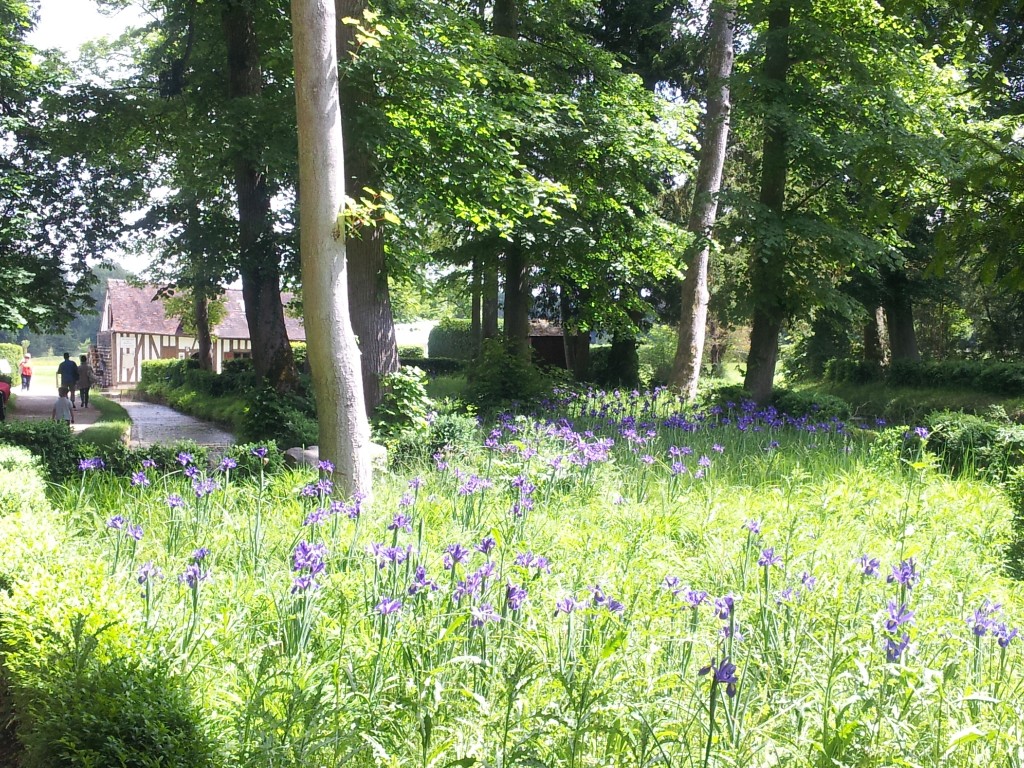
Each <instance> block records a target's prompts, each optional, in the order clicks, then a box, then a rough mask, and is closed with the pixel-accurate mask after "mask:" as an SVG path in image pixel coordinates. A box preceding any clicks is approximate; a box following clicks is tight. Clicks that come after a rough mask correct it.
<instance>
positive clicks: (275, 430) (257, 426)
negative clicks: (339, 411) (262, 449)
mask: <svg viewBox="0 0 1024 768" xmlns="http://www.w3.org/2000/svg"><path fill="white" fill-rule="evenodd" d="M319 435H320V428H319V425H318V424H317V422H316V417H315V415H314V413H313V412H312V407H311V403H310V402H309V401H308V400H306V399H304V398H302V397H300V396H298V395H295V394H287V395H282V394H279V393H278V392H276V391H275V390H274V389H273V388H272V387H269V386H268V387H261V388H259V389H256V390H253V391H252V392H250V394H249V395H248V396H247V402H246V406H245V409H244V412H243V416H242V419H241V422H240V424H239V425H238V437H239V438H241V439H242V440H245V441H246V442H253V443H259V442H263V441H265V440H275V441H276V442H277V443H278V444H279V445H287V446H288V447H290V448H291V447H297V446H306V445H316V443H317V440H318V438H319Z"/></svg>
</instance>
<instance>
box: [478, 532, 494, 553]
mask: <svg viewBox="0 0 1024 768" xmlns="http://www.w3.org/2000/svg"><path fill="white" fill-rule="evenodd" d="M497 545H498V542H496V541H495V540H494V537H493V536H485V537H484V538H483V539H481V540H480V543H479V544H476V545H474V547H473V549H475V550H476V551H477V552H483V553H484V554H485V555H486V554H488V553H490V551H491V550H492V549H494V548H495V547H496V546H497Z"/></svg>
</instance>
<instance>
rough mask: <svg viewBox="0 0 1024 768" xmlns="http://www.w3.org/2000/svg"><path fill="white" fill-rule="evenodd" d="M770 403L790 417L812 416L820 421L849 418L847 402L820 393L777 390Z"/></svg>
mask: <svg viewBox="0 0 1024 768" xmlns="http://www.w3.org/2000/svg"><path fill="white" fill-rule="evenodd" d="M772 403H773V404H774V405H775V407H776V408H777V409H778V410H779V412H780V413H785V414H788V415H790V416H812V417H814V418H815V419H816V420H821V421H825V420H827V419H831V418H836V419H840V420H844V419H847V418H849V416H850V404H849V403H848V402H846V401H845V400H843V399H842V398H841V397H836V396H835V395H826V394H823V393H821V392H807V391H802V390H792V389H779V390H776V391H775V395H774V397H773V398H772Z"/></svg>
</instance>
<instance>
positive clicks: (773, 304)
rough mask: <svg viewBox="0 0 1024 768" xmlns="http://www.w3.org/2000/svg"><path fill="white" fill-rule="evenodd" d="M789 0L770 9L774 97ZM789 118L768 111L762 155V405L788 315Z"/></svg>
mask: <svg viewBox="0 0 1024 768" xmlns="http://www.w3.org/2000/svg"><path fill="white" fill-rule="evenodd" d="M789 22H790V5H789V0H774V2H773V3H772V5H771V7H770V9H769V10H768V33H767V40H766V43H765V54H764V80H765V85H764V87H765V90H766V91H767V92H768V93H770V94H772V96H771V98H773V99H776V100H778V99H783V98H785V97H784V96H783V95H782V94H783V93H784V89H785V84H786V78H787V76H788V74H789V67H790V54H789ZM783 119H784V118H780V117H779V116H778V115H777V114H776V112H775V111H774V110H772V109H771V106H770V105H768V106H767V108H766V111H765V120H764V123H765V126H764V150H763V152H762V157H761V194H760V202H761V205H762V206H763V208H764V209H765V210H766V211H767V212H768V219H769V220H768V221H766V222H763V224H762V226H764V227H765V228H766V229H770V230H773V231H772V232H771V233H770V236H769V233H767V232H766V233H765V235H764V236H763V237H762V238H761V243H760V245H758V246H756V247H755V254H754V259H753V263H752V266H751V270H750V284H751V291H752V293H753V295H754V301H755V309H754V317H753V324H752V327H751V331H750V354H749V355H748V356H747V374H746V377H745V378H744V379H743V386H744V388H745V389H746V390H747V391H748V392H750V394H751V396H752V397H753V398H754V400H755V401H756V402H758V403H766V402H768V400H770V399H771V396H772V387H773V382H774V379H775V365H776V363H777V362H778V359H779V332H780V331H781V330H782V322H783V320H784V319H785V317H786V313H785V300H786V297H785V295H784V293H785V290H786V289H785V287H784V284H783V280H782V272H783V269H784V267H785V259H786V237H785V227H784V225H783V222H782V216H783V211H784V206H785V202H786V171H787V166H788V158H787V144H788V136H787V133H786V125H785V123H784V122H783Z"/></svg>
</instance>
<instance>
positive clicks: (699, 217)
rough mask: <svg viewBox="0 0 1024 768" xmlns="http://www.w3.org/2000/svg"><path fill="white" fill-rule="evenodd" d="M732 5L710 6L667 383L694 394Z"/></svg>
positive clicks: (721, 158)
mask: <svg viewBox="0 0 1024 768" xmlns="http://www.w3.org/2000/svg"><path fill="white" fill-rule="evenodd" d="M735 23H736V11H735V9H734V8H733V7H731V6H730V5H729V4H728V3H727V2H715V3H714V4H713V5H712V9H711V20H710V22H709V32H710V34H709V36H710V38H711V52H710V57H709V58H710V60H709V63H708V96H707V109H706V111H705V113H704V120H703V128H704V130H703V144H702V146H701V152H700V163H699V165H698V166H697V180H696V183H695V189H694V195H693V207H692V208H691V210H690V220H689V223H688V225H687V229H688V230H689V231H690V233H691V234H692V235H693V236H694V241H693V244H692V245H691V246H690V247H689V248H688V249H687V251H688V252H687V259H686V275H685V277H684V278H683V285H682V289H681V311H680V312H681V313H680V318H679V341H678V346H677V348H676V354H675V359H674V360H673V363H672V373H671V375H670V379H669V383H670V384H672V385H673V386H676V387H678V388H679V389H680V390H681V391H682V393H683V395H684V396H685V397H686V398H687V399H690V400H692V399H693V398H695V397H696V396H697V384H698V382H699V381H700V369H701V363H702V361H703V357H704V339H705V334H706V330H707V317H708V301H709V299H710V295H709V291H708V262H709V260H710V257H711V244H712V233H713V230H714V226H715V221H716V219H717V217H718V192H719V190H720V189H721V186H722V169H723V167H724V166H725V149H726V146H727V144H728V141H729V110H730V104H729V78H730V77H731V76H732V62H733V28H734V26H735Z"/></svg>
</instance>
